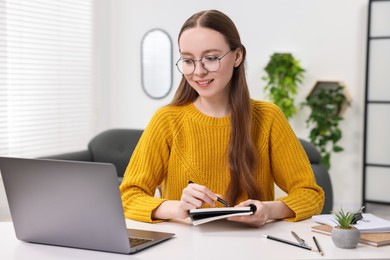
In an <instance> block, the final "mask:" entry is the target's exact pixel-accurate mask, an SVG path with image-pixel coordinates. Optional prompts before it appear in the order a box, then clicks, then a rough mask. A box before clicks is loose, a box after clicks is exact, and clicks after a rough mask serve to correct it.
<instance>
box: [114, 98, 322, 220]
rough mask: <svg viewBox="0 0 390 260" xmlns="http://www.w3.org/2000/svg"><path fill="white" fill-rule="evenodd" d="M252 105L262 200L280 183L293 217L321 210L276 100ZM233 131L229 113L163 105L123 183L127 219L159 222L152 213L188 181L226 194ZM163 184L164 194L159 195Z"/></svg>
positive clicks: (319, 191) (307, 169)
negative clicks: (216, 114) (221, 115)
mask: <svg viewBox="0 0 390 260" xmlns="http://www.w3.org/2000/svg"><path fill="white" fill-rule="evenodd" d="M251 105H252V109H253V119H252V121H253V122H252V124H253V126H252V129H253V138H254V142H255V145H256V147H257V149H258V153H259V157H260V159H259V166H258V170H257V177H256V179H257V184H258V185H259V187H260V188H261V190H262V194H263V196H264V197H263V198H262V200H263V201H271V200H274V199H275V198H274V183H276V184H277V185H278V186H279V187H280V188H281V189H282V190H283V191H285V192H286V193H287V194H288V195H287V196H285V197H283V198H278V200H281V201H283V202H284V203H285V204H286V205H287V206H288V207H289V208H290V209H292V210H293V211H294V212H295V217H294V218H292V219H288V220H290V221H298V220H302V219H305V218H308V217H311V216H312V215H314V214H319V213H320V212H321V210H322V206H323V203H324V192H323V190H322V189H321V188H320V187H319V186H318V185H317V184H316V181H315V178H314V175H313V172H312V170H311V167H310V163H309V161H308V158H307V155H306V153H305V151H304V150H303V148H302V146H301V144H300V142H299V140H298V139H297V137H296V136H295V134H294V132H293V130H292V129H291V127H290V125H289V124H288V122H287V120H286V119H285V117H284V115H283V114H282V112H281V111H280V110H279V108H278V107H276V106H275V105H274V104H272V103H268V102H263V101H255V100H251ZM229 134H230V117H229V116H227V117H224V118H213V117H209V116H206V115H204V114H202V113H200V112H199V111H198V110H197V109H196V107H195V106H194V105H193V104H192V103H191V104H188V105H185V106H167V107H163V108H161V109H159V110H158V111H157V112H156V114H155V115H154V116H153V118H152V119H151V121H150V123H149V125H148V126H147V128H146V129H145V131H144V133H143V135H142V137H141V139H140V140H139V142H138V145H137V147H136V149H135V151H134V153H133V155H132V158H131V160H130V163H129V165H128V167H127V169H126V172H125V176H124V179H123V182H122V184H121V186H120V191H121V194H122V202H123V207H124V212H125V216H126V218H129V219H134V220H139V221H144V222H158V221H159V220H153V219H152V218H151V214H152V211H153V210H154V209H155V208H157V207H158V206H159V205H160V204H161V203H162V202H163V201H165V200H180V198H181V195H182V190H183V189H184V188H185V187H186V186H187V181H188V180H192V181H194V182H195V183H198V184H202V185H204V186H207V187H208V188H209V189H210V190H212V191H213V192H214V193H216V194H221V195H222V196H223V195H224V194H225V190H226V188H227V186H228V183H229V180H230V174H229V169H228V162H227V147H228V141H229ZM160 184H162V198H154V197H153V195H154V192H155V189H156V187H157V186H158V185H160ZM246 199H247V197H243V198H241V199H240V201H243V200H246ZM217 204H218V203H217Z"/></svg>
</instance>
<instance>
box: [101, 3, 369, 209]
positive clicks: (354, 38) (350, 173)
mask: <svg viewBox="0 0 390 260" xmlns="http://www.w3.org/2000/svg"><path fill="white" fill-rule="evenodd" d="M110 4H111V6H110V10H109V11H110V15H109V17H110V18H111V19H109V21H108V22H109V23H110V34H109V35H107V39H109V41H110V42H109V46H110V50H109V51H110V55H109V56H110V60H109V64H110V70H111V72H110V73H107V74H106V76H107V78H109V79H110V80H109V82H110V85H109V87H110V95H109V98H110V104H111V105H110V108H109V109H110V112H111V113H110V114H111V117H110V123H109V126H108V127H133V128H144V127H145V126H146V125H147V123H148V121H149V119H150V117H151V116H152V115H153V113H154V112H155V110H156V109H157V108H159V107H160V106H162V105H164V104H166V103H168V102H169V101H170V100H171V98H172V96H173V93H174V90H175V89H176V86H177V85H178V82H179V79H180V75H179V73H178V72H177V71H176V68H175V67H174V69H175V71H174V83H173V86H174V90H173V91H172V92H171V94H170V95H169V96H168V97H167V98H165V99H163V100H152V99H150V98H148V97H147V96H146V95H145V94H144V93H143V90H142V87H141V78H140V75H141V70H140V44H141V39H142V37H143V35H144V33H146V32H147V31H148V30H150V29H152V28H162V29H164V30H166V31H167V32H168V33H169V34H170V36H171V37H172V41H173V43H174V46H173V51H174V60H177V58H178V57H179V55H178V48H177V44H176V42H177V34H178V31H179V29H180V27H181V25H182V23H183V22H184V21H185V19H187V18H188V17H189V16H190V15H191V14H193V13H194V12H197V11H200V10H204V9H219V10H221V11H223V12H225V13H226V14H228V15H229V16H230V17H231V18H232V19H233V21H234V22H235V23H236V25H237V27H238V29H239V31H240V33H241V39H242V41H243V43H244V44H245V46H246V48H247V51H248V56H247V57H248V58H247V75H248V81H249V85H250V91H251V94H252V97H253V98H256V99H263V98H264V95H263V86H264V82H263V81H262V80H261V77H262V76H263V75H264V73H263V68H264V66H265V65H266V63H267V62H268V59H269V56H270V55H271V54H272V53H274V52H291V53H293V55H294V56H295V57H296V58H297V59H299V60H301V65H302V66H303V67H304V68H305V69H306V74H305V81H304V83H303V84H302V86H301V88H300V93H299V96H298V98H297V99H298V101H299V102H301V101H303V100H304V97H305V96H306V95H307V93H308V92H309V91H310V89H311V87H312V86H313V85H314V83H315V82H316V81H318V80H335V81H342V82H344V83H345V84H346V86H347V87H348V90H349V92H350V94H351V96H352V100H353V103H352V106H351V107H350V108H349V109H348V110H347V112H346V114H345V121H344V122H343V123H342V130H343V133H344V137H343V139H342V141H341V145H342V146H343V147H344V149H345V151H344V152H343V153H340V154H335V155H333V158H332V169H331V171H330V173H331V178H332V183H333V187H334V193H335V194H334V195H335V206H336V207H338V206H340V205H342V206H343V207H344V208H351V209H358V208H359V207H360V203H361V197H362V195H361V192H362V188H361V187H362V156H363V155H362V145H363V141H362V137H363V108H364V106H363V101H364V79H365V74H364V73H365V46H366V27H367V26H366V24H367V10H368V1H367V0H273V1H270V0H246V1H237V0H225V1H207V0H197V1H193V2H188V1H181V0H167V1H160V0H144V1H130V0H115V1H111V2H110ZM106 18H108V16H107V17H106ZM308 112H309V111H302V112H301V113H300V114H299V115H298V116H297V117H296V118H294V119H293V120H292V122H291V124H292V126H293V128H294V129H295V131H296V133H297V135H298V136H299V137H303V138H306V139H308V130H307V129H306V125H305V120H306V118H307V116H308Z"/></svg>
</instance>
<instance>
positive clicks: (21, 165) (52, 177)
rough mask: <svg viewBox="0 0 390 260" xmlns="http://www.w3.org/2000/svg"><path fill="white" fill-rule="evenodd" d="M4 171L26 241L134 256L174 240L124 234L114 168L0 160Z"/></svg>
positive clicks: (18, 226)
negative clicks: (151, 247)
mask: <svg viewBox="0 0 390 260" xmlns="http://www.w3.org/2000/svg"><path fill="white" fill-rule="evenodd" d="M0 171H1V174H2V177H3V182H4V188H5V191H6V195H7V199H8V204H9V207H10V212H11V217H12V221H13V224H14V228H15V233H16V236H17V238H18V239H20V240H22V241H26V242H33V243H40V244H49V245H57V246H66V247H74V248H83V249H91V250H99V251H107V252H115V253H124V254H130V253H134V252H136V251H139V250H141V249H144V248H147V247H149V246H152V245H155V244H157V243H159V242H162V241H165V240H167V239H169V238H171V237H173V236H174V234H172V233H164V232H154V231H146V230H134V229H130V230H129V229H126V223H125V218H124V213H123V208H122V202H121V198H120V193H119V185H118V179H117V176H116V170H115V167H114V165H112V164H106V163H89V162H74V161H59V160H40V159H20V158H9V157H0Z"/></svg>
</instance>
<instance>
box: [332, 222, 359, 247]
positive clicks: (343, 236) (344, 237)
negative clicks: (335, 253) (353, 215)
mask: <svg viewBox="0 0 390 260" xmlns="http://www.w3.org/2000/svg"><path fill="white" fill-rule="evenodd" d="M359 239H360V231H359V230H358V229H356V228H352V229H341V228H338V227H334V228H333V229H332V241H333V243H334V244H335V246H337V247H339V248H355V247H356V246H357V244H358V242H359Z"/></svg>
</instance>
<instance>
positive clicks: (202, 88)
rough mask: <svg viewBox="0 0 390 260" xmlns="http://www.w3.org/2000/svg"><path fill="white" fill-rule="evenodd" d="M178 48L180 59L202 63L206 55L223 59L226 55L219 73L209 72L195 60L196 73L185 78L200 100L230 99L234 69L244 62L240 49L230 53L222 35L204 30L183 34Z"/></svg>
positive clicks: (221, 61)
mask: <svg viewBox="0 0 390 260" xmlns="http://www.w3.org/2000/svg"><path fill="white" fill-rule="evenodd" d="M179 47H180V56H181V58H184V59H193V60H200V59H202V58H203V57H205V56H216V57H218V58H220V57H222V56H224V55H225V54H226V55H225V56H224V57H223V58H222V59H221V60H220V61H219V62H220V67H219V69H218V70H217V71H214V72H209V71H207V70H206V69H205V68H204V67H203V66H202V64H201V62H200V61H196V62H195V70H194V72H193V73H192V74H188V75H184V77H185V78H186V80H187V81H188V83H189V84H190V86H191V87H192V88H193V89H194V90H195V91H196V92H197V93H198V94H199V97H200V98H205V99H210V100H218V99H221V98H222V99H225V98H228V94H229V87H230V80H231V78H232V75H233V70H234V67H237V66H239V65H240V63H241V60H242V51H241V49H236V50H232V51H230V47H229V45H228V44H227V42H226V41H225V38H224V37H223V35H222V34H220V33H219V32H217V31H214V30H211V29H208V28H202V27H195V28H191V29H188V30H186V31H184V32H183V33H182V34H181V37H180V39H179ZM229 51H230V52H229Z"/></svg>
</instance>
